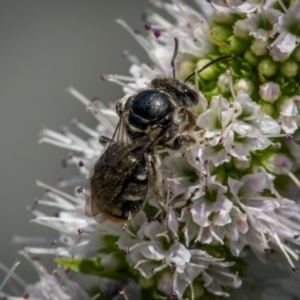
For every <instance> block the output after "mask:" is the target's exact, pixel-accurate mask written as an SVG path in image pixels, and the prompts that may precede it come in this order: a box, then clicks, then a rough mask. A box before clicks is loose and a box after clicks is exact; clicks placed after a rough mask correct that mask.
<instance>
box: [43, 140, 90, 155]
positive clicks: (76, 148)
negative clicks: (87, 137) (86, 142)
mask: <svg viewBox="0 0 300 300" xmlns="http://www.w3.org/2000/svg"><path fill="white" fill-rule="evenodd" d="M38 143H39V144H42V143H48V144H51V145H54V146H56V147H60V148H64V149H69V150H72V151H77V152H83V153H89V154H94V153H95V151H93V150H90V149H88V148H83V147H80V146H77V145H68V144H63V143H60V142H58V141H56V140H52V139H49V138H41V139H39V141H38Z"/></svg>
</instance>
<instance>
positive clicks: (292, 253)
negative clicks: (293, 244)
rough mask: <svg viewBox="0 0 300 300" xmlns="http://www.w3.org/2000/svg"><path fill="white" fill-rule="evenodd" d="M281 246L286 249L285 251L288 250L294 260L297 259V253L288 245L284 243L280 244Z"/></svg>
mask: <svg viewBox="0 0 300 300" xmlns="http://www.w3.org/2000/svg"><path fill="white" fill-rule="evenodd" d="M282 246H283V247H284V249H285V250H286V252H288V253H289V254H290V255H292V257H293V258H294V259H295V260H299V255H298V254H297V253H296V252H295V251H293V250H292V249H291V248H290V247H288V246H287V245H285V244H282Z"/></svg>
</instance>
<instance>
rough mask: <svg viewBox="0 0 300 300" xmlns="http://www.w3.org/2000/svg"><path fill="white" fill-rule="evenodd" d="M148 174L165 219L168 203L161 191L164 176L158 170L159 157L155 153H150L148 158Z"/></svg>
mask: <svg viewBox="0 0 300 300" xmlns="http://www.w3.org/2000/svg"><path fill="white" fill-rule="evenodd" d="M146 161H147V168H148V174H149V179H150V186H151V187H152V191H153V193H154V196H155V198H156V201H157V203H158V205H159V207H160V209H161V210H162V212H163V217H164V218H165V217H166V215H167V213H166V201H165V200H164V196H163V193H162V191H161V185H162V175H161V172H160V170H159V168H158V157H157V155H156V154H154V153H151V154H150V153H148V154H147V157H146Z"/></svg>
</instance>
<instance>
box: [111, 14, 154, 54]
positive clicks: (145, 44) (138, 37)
mask: <svg viewBox="0 0 300 300" xmlns="http://www.w3.org/2000/svg"><path fill="white" fill-rule="evenodd" d="M116 22H117V23H118V24H120V25H121V26H123V27H124V28H125V29H126V30H127V31H128V32H129V33H130V34H131V35H132V36H133V37H134V39H135V40H136V41H137V42H138V43H139V44H140V45H141V47H142V48H143V49H144V50H145V51H146V52H147V53H149V52H150V51H151V48H152V47H151V44H150V43H149V42H148V41H147V40H146V39H145V38H144V37H143V36H142V35H140V34H136V33H134V31H133V30H132V29H131V28H130V27H129V26H128V24H127V23H126V22H124V20H122V19H117V20H116Z"/></svg>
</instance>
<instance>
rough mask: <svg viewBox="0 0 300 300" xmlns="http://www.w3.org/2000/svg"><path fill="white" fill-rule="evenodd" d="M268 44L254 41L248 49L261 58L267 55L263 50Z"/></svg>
mask: <svg viewBox="0 0 300 300" xmlns="http://www.w3.org/2000/svg"><path fill="white" fill-rule="evenodd" d="M268 44H269V42H268V41H262V40H257V39H254V40H253V41H252V45H251V47H250V48H251V50H252V51H253V53H254V54H255V55H258V56H261V55H265V54H267V53H268V51H267V50H266V48H265V47H266V46H267V45H268Z"/></svg>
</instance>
